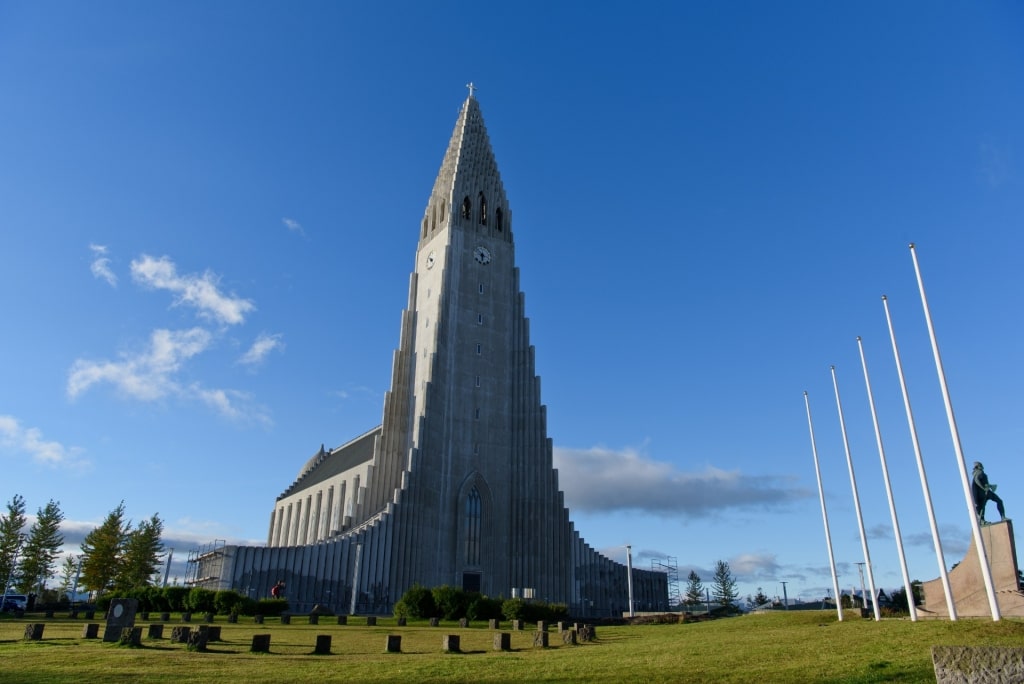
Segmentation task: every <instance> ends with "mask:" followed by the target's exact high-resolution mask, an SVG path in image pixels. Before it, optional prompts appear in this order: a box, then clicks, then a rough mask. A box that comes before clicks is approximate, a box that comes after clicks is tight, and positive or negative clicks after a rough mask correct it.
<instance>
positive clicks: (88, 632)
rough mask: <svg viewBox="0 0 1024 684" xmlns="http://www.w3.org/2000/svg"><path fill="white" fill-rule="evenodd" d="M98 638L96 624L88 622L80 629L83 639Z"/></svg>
mask: <svg viewBox="0 0 1024 684" xmlns="http://www.w3.org/2000/svg"><path fill="white" fill-rule="evenodd" d="M99 636H100V625H99V623H97V622H90V623H89V624H87V625H85V626H84V627H83V628H82V638H83V639H97V638H99Z"/></svg>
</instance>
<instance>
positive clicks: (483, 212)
mask: <svg viewBox="0 0 1024 684" xmlns="http://www.w3.org/2000/svg"><path fill="white" fill-rule="evenodd" d="M478 199H479V200H480V225H481V226H486V225H487V198H486V197H484V193H482V192H481V193H480V197H479V198H478Z"/></svg>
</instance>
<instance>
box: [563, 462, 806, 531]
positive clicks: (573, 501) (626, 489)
mask: <svg viewBox="0 0 1024 684" xmlns="http://www.w3.org/2000/svg"><path fill="white" fill-rule="evenodd" d="M554 464H555V467H556V468H558V473H559V477H558V481H559V485H560V486H561V488H562V491H564V492H565V500H566V503H567V505H568V506H569V508H570V509H572V510H578V511H584V512H596V513H607V512H611V511H619V510H634V511H644V512H647V513H653V514H656V515H676V514H680V513H682V514H687V515H692V516H703V515H708V514H710V513H712V512H714V511H717V510H722V509H727V508H742V507H765V506H775V505H779V504H784V503H786V502H788V501H791V500H795V499H802V498H805V497H807V496H809V495H810V494H809V492H807V491H805V490H803V489H799V488H794V487H792V486H790V485H789V484H788V483H787V482H785V481H784V480H785V478H780V477H772V476H758V477H752V476H749V475H743V474H741V473H740V472H738V471H725V470H720V469H718V468H714V467H710V466H709V467H707V468H705V469H704V470H703V471H702V472H695V473H688V472H683V471H680V470H677V469H676V467H675V466H674V465H672V464H671V463H666V462H663V461H655V460H652V459H650V458H648V457H646V456H644V455H642V454H640V453H639V452H638V451H637V450H635V449H623V450H621V451H614V450H611V449H606V448H602V447H594V448H591V449H565V448H559V447H556V448H555V450H554Z"/></svg>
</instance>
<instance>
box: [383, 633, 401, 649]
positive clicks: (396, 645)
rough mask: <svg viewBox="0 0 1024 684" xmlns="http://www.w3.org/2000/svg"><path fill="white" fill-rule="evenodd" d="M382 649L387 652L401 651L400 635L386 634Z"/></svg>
mask: <svg viewBox="0 0 1024 684" xmlns="http://www.w3.org/2000/svg"><path fill="white" fill-rule="evenodd" d="M384 650H385V651H387V652H388V653H401V652H402V636H401V635H400V634H388V641H387V644H385V646H384Z"/></svg>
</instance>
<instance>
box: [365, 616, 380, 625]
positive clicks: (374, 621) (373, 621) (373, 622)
mask: <svg viewBox="0 0 1024 684" xmlns="http://www.w3.org/2000/svg"><path fill="white" fill-rule="evenodd" d="M366 626H367V627H376V626H377V618H375V617H374V616H372V615H371V616H370V617H368V618H366Z"/></svg>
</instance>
